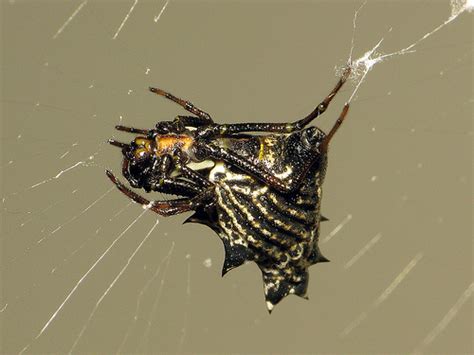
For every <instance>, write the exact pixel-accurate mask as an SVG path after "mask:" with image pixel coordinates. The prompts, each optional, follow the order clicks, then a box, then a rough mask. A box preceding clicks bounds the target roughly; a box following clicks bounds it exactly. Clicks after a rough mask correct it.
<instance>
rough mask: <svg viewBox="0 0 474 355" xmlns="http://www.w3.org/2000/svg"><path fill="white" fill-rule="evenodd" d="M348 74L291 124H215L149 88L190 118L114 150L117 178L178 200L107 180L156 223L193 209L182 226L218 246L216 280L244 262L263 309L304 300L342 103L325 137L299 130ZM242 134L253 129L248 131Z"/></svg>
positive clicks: (316, 254) (315, 259)
mask: <svg viewBox="0 0 474 355" xmlns="http://www.w3.org/2000/svg"><path fill="white" fill-rule="evenodd" d="M349 74H350V67H348V68H346V69H345V71H344V72H343V74H342V76H341V78H340V79H339V81H338V83H337V84H336V86H335V87H334V89H333V90H332V91H331V92H330V93H329V95H328V96H326V98H325V99H324V100H323V101H322V102H321V103H320V104H319V105H318V106H317V107H316V108H315V109H314V111H313V112H311V113H310V114H309V115H308V116H306V117H304V118H303V119H300V120H298V121H296V122H292V123H237V124H217V123H214V121H213V120H212V118H211V117H210V115H209V114H208V113H206V112H204V111H202V110H200V109H199V108H197V107H196V106H194V105H193V104H192V103H190V102H189V101H185V100H182V99H180V98H177V97H176V96H173V95H172V94H170V93H168V92H165V91H163V90H160V89H157V88H150V91H151V92H153V93H155V94H157V95H160V96H164V97H166V98H167V99H170V100H172V101H174V102H176V103H177V104H178V105H180V106H182V107H183V108H184V109H185V110H186V111H188V112H190V113H191V114H192V116H177V117H176V118H175V119H174V120H173V121H163V122H158V123H157V124H156V127H155V128H153V129H150V130H147V129H138V128H133V127H124V126H116V127H115V128H116V129H117V130H119V131H124V132H129V133H135V134H139V136H138V137H136V138H135V139H134V140H133V141H132V142H131V143H130V144H125V143H120V142H118V141H116V140H112V139H111V140H109V142H110V144H112V145H114V146H117V147H119V148H121V149H122V154H123V163H122V174H123V176H124V177H125V178H126V179H127V180H128V182H129V183H130V185H131V186H132V187H134V188H138V189H144V190H145V191H146V192H150V191H156V192H163V193H167V194H172V195H176V196H180V198H177V199H173V200H163V201H150V200H148V199H147V198H145V197H142V196H141V195H139V194H137V193H136V192H134V191H132V190H131V189H130V188H128V187H127V186H125V185H124V184H123V183H122V182H120V181H119V180H118V179H117V178H116V177H115V176H114V175H113V174H112V172H110V171H107V176H108V177H109V179H110V180H112V182H113V183H114V184H115V185H116V186H117V187H118V189H119V190H120V191H122V192H123V193H124V194H125V195H126V196H128V197H129V198H130V199H132V200H133V201H135V202H136V203H139V204H141V205H143V206H144V207H146V208H148V209H150V210H152V211H154V212H156V213H158V214H159V215H162V216H171V215H176V214H180V213H183V212H188V211H194V214H193V215H192V216H191V217H189V218H188V219H187V220H186V221H185V223H186V222H194V223H201V224H204V225H207V226H209V227H210V228H212V229H213V230H214V231H215V232H216V233H217V234H218V235H219V237H220V238H221V240H222V241H223V243H224V247H225V261H224V266H223V269H222V274H223V275H224V274H225V273H227V272H228V271H229V270H231V269H233V268H235V267H237V266H240V265H242V264H243V263H245V262H247V261H254V262H255V263H256V264H257V265H258V267H259V268H260V270H261V271H262V274H263V282H264V290H265V298H266V304H267V308H268V310H269V311H271V310H272V309H273V307H274V305H276V304H277V303H278V302H279V301H280V300H281V299H283V298H284V297H286V296H287V295H289V294H295V295H298V296H301V297H306V290H307V286H308V267H309V266H311V265H313V264H316V263H319V262H325V261H328V259H326V258H325V257H324V256H323V255H322V254H321V252H320V251H319V247H318V238H319V226H320V222H321V221H322V220H324V219H325V218H324V217H322V216H321V213H320V206H321V191H322V190H321V186H322V183H323V180H324V176H325V173H326V166H327V151H328V146H329V143H330V141H331V139H332V138H333V136H334V134H335V133H336V131H337V130H338V129H339V127H340V125H341V124H342V122H343V120H344V118H345V117H346V115H347V112H348V110H349V104H348V103H346V104H345V106H344V108H343V110H342V112H341V114H340V115H339V118H338V119H337V121H336V122H335V124H334V126H333V127H332V129H331V130H330V131H329V133H328V134H325V133H324V132H323V131H322V130H320V129H319V128H317V127H307V126H308V124H309V123H311V122H312V121H313V120H314V119H315V118H316V117H318V116H319V115H321V114H322V113H323V112H324V111H326V109H327V107H328V105H329V103H330V102H331V100H332V99H333V98H334V96H335V95H336V94H337V92H338V91H339V89H340V88H341V87H342V85H343V84H344V82H345V81H346V80H347V78H348V76H349ZM249 132H261V133H259V134H251V133H249Z"/></svg>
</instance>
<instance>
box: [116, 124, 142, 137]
mask: <svg viewBox="0 0 474 355" xmlns="http://www.w3.org/2000/svg"><path fill="white" fill-rule="evenodd" d="M115 129H116V130H117V131H123V132H128V133H139V134H143V135H147V134H148V133H150V131H149V130H148V129H141V128H135V127H125V126H121V125H117V126H115Z"/></svg>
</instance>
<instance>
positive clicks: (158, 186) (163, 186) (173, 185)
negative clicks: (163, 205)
mask: <svg viewBox="0 0 474 355" xmlns="http://www.w3.org/2000/svg"><path fill="white" fill-rule="evenodd" d="M150 191H156V192H163V193H165V194H170V195H177V196H184V197H193V196H196V195H197V194H199V193H200V192H202V191H203V189H202V188H201V187H199V186H197V185H196V184H195V183H194V182H191V181H187V180H183V179H180V178H168V177H166V178H163V179H161V180H160V181H156V182H151V183H150Z"/></svg>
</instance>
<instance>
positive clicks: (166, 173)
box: [145, 150, 214, 197]
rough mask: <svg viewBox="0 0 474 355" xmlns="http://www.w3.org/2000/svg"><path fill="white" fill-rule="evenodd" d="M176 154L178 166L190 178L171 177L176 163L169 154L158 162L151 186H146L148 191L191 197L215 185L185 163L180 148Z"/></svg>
mask: <svg viewBox="0 0 474 355" xmlns="http://www.w3.org/2000/svg"><path fill="white" fill-rule="evenodd" d="M175 154H176V155H177V157H178V161H177V163H176V168H178V169H179V170H180V172H181V174H182V175H183V176H184V177H185V178H187V179H188V180H185V179H182V178H181V177H171V173H172V171H173V169H174V168H175V163H174V162H173V158H172V157H171V155H168V154H167V155H164V156H163V157H161V159H160V161H159V162H158V164H157V165H158V167H157V169H156V170H157V172H156V175H155V176H153V177H152V179H151V182H150V184H149V186H146V187H145V189H146V190H147V191H151V190H153V191H157V192H164V193H171V194H177V195H181V196H188V197H189V196H195V195H197V194H198V193H201V192H203V190H204V188H206V187H211V186H214V185H213V184H212V183H211V182H210V181H209V180H207V179H206V178H204V177H203V176H202V175H201V174H199V173H198V172H196V171H194V170H192V169H191V168H189V167H187V166H186V165H185V163H184V159H183V157H182V153H181V151H180V150H177V151H176V153H175Z"/></svg>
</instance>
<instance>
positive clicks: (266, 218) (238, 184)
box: [209, 148, 326, 310]
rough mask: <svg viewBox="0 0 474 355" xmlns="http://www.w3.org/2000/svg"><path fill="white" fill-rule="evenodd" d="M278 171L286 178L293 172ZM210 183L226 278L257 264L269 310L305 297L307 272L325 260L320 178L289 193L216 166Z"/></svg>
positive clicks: (231, 169) (248, 176)
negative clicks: (287, 299)
mask: <svg viewBox="0 0 474 355" xmlns="http://www.w3.org/2000/svg"><path fill="white" fill-rule="evenodd" d="M262 149H264V148H262ZM257 156H258V155H257ZM272 159H275V160H277V159H278V158H277V157H275V158H272ZM278 168H279V169H280V170H281V174H284V173H285V171H286V172H287V171H289V170H288V169H291V168H290V167H288V166H286V167H285V166H279V167H278ZM275 169H276V167H275ZM277 173H278V172H277ZM209 178H210V180H211V181H212V182H214V183H215V190H216V191H215V192H216V194H215V195H216V210H217V223H218V230H219V232H218V233H219V237H220V238H221V239H222V241H223V242H224V246H225V252H226V257H225V262H224V269H223V273H226V272H227V271H229V270H230V269H233V268H235V267H237V266H239V265H241V264H243V263H244V262H246V261H254V262H256V263H257V265H258V266H259V268H260V269H261V271H262V274H263V279H264V285H265V295H266V300H267V307H268V308H269V309H270V310H271V309H272V308H273V305H275V304H276V303H278V302H279V301H280V300H281V299H282V298H283V297H285V296H287V295H288V294H291V293H294V294H296V295H299V296H302V297H303V296H305V294H306V289H307V283H308V267H309V266H310V265H312V264H315V263H317V262H320V261H326V259H325V258H324V257H323V256H322V255H321V254H320V252H319V249H318V245H317V243H318V236H319V222H320V201H321V187H320V185H319V184H318V181H319V179H318V176H316V175H313V177H312V178H311V179H306V180H305V181H303V182H302V184H301V186H300V188H299V189H297V191H295V192H293V193H289V194H284V193H281V192H279V191H277V190H275V189H273V188H271V187H269V186H267V185H265V184H263V183H262V182H260V181H258V180H256V179H255V178H254V177H252V176H250V175H248V174H246V173H245V172H242V171H241V170H239V169H237V168H234V167H232V166H230V165H228V164H226V163H224V162H217V164H216V165H215V166H214V168H213V169H212V170H211V171H210V173H209Z"/></svg>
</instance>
